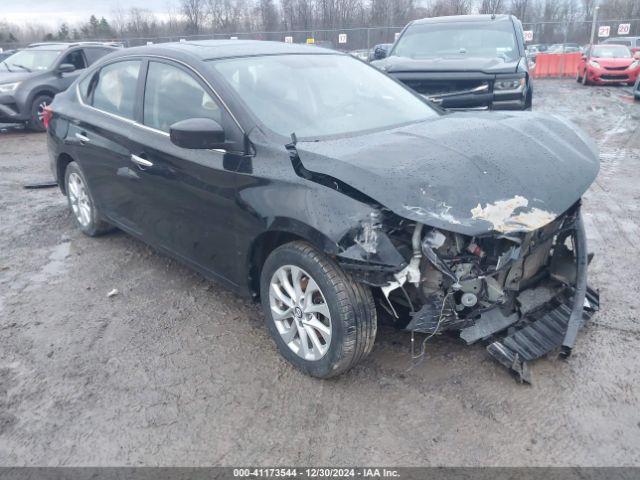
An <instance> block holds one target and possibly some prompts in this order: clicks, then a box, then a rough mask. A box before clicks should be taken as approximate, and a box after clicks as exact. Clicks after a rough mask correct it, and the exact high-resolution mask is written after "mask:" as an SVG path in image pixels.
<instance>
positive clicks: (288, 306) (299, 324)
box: [269, 265, 332, 361]
mask: <svg viewBox="0 0 640 480" xmlns="http://www.w3.org/2000/svg"><path fill="white" fill-rule="evenodd" d="M269 305H270V307H271V314H272V316H273V321H274V323H275V326H276V328H277V330H278V333H279V334H280V336H281V337H282V340H283V341H284V343H285V344H286V345H287V346H288V347H289V348H290V349H291V350H292V351H293V352H294V353H295V354H296V355H298V356H299V357H301V358H303V359H305V360H308V361H317V360H320V359H321V358H322V357H324V356H325V355H326V353H327V351H328V350H329V346H330V345H331V333H332V325H331V313H330V312H329V305H328V304H327V302H326V299H325V296H324V294H323V293H322V291H321V290H320V287H319V286H318V284H317V283H316V281H315V280H314V279H313V278H312V277H311V275H309V274H308V273H307V272H305V271H304V270H303V269H301V268H300V267H296V266H294V265H284V266H282V267H280V268H278V269H277V270H276V271H275V272H274V274H273V276H272V277H271V282H270V285H269Z"/></svg>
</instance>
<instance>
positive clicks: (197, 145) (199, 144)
mask: <svg viewBox="0 0 640 480" xmlns="http://www.w3.org/2000/svg"><path fill="white" fill-rule="evenodd" d="M169 138H170V139H171V142H172V143H173V144H174V145H177V146H178V147H182V148H188V149H191V150H215V149H226V148H227V144H226V143H225V135H224V128H222V126H221V125H220V124H219V123H218V122H216V121H215V120H211V119H210V118H189V119H187V120H182V121H180V122H176V123H174V124H173V125H171V127H169Z"/></svg>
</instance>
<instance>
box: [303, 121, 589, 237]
mask: <svg viewBox="0 0 640 480" xmlns="http://www.w3.org/2000/svg"><path fill="white" fill-rule="evenodd" d="M297 149H298V153H299V156H300V159H301V161H302V164H303V165H304V167H305V168H306V169H307V170H310V171H312V172H317V173H321V174H325V175H329V176H331V177H333V178H337V179H339V180H341V181H342V182H345V183H346V184H348V185H350V186H351V187H353V188H356V189H357V190H360V191H361V192H362V193H364V194H366V195H368V196H369V197H371V198H373V199H374V200H376V201H377V202H379V203H380V204H382V205H383V206H385V207H387V208H388V209H390V210H392V211H393V212H395V213H396V214H398V215H400V216H402V217H405V218H408V219H410V220H414V221H418V222H421V223H424V224H426V225H430V226H433V227H438V228H443V229H445V230H449V231H454V232H458V233H462V234H467V235H481V234H483V233H488V232H492V231H494V232H503V233H508V232H514V231H531V230H534V229H537V228H540V227H542V226H543V225H546V224H547V223H549V222H550V221H552V220H553V219H555V218H557V217H558V216H559V215H560V214H562V213H564V212H565V211H566V210H567V209H568V208H569V207H571V206H572V205H573V204H574V203H575V202H576V201H577V200H579V199H580V197H581V196H582V194H583V193H584V192H585V191H586V190H587V188H588V187H589V186H590V185H591V183H593V181H594V179H595V178H596V175H597V173H598V170H599V165H600V162H599V159H598V154H597V151H596V148H595V145H594V144H593V142H591V141H590V140H589V139H588V138H587V137H586V136H585V135H584V134H583V133H582V132H581V131H580V130H578V129H577V127H575V126H573V125H572V124H570V123H569V122H568V121H566V120H564V119H562V118H560V117H555V116H543V115H538V114H534V113H530V112H514V113H497V112H492V113H486V112H483V113H477V112H475V113H471V112H464V113H453V114H446V115H442V116H439V117H438V118H435V119H433V120H429V121H426V122H421V123H418V124H413V125H410V126H406V127H401V128H397V129H394V130H388V131H385V132H378V133H371V134H367V135H361V136H357V137H351V138H344V139H337V140H329V141H319V142H299V143H298V144H297Z"/></svg>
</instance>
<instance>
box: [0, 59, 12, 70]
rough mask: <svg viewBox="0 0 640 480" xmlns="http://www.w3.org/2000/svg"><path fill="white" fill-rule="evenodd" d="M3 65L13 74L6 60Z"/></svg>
mask: <svg viewBox="0 0 640 480" xmlns="http://www.w3.org/2000/svg"><path fill="white" fill-rule="evenodd" d="M2 65H4V66H5V67H6V69H7V70H9V71H10V72H13V70H11V69H10V68H9V64H8V63H7V62H5V61H4V60H3V61H2Z"/></svg>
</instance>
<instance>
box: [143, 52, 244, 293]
mask: <svg viewBox="0 0 640 480" xmlns="http://www.w3.org/2000/svg"><path fill="white" fill-rule="evenodd" d="M189 118H211V119H213V120H216V121H217V122H218V123H220V124H221V125H222V126H223V127H224V128H225V134H226V137H227V139H228V140H233V141H234V142H235V143H236V144H237V145H243V141H242V139H243V133H242V132H241V130H240V128H239V126H238V125H237V124H235V123H234V121H233V120H232V119H231V117H230V115H229V114H228V112H226V111H225V110H224V108H223V107H222V105H221V104H220V103H219V101H218V99H217V97H216V95H215V94H214V93H213V92H212V91H211V90H210V89H209V87H208V85H207V84H206V83H205V82H203V81H202V79H201V78H200V77H199V76H198V75H197V74H196V73H195V72H194V71H192V70H190V69H189V68H187V67H185V66H183V65H181V64H178V63H174V62H171V61H169V60H160V59H157V60H155V59H154V60H149V62H148V71H147V73H146V86H145V91H144V99H143V111H142V124H143V125H144V126H141V127H140V128H138V129H137V131H136V135H135V140H136V141H135V146H134V147H133V150H132V154H133V156H132V159H133V162H134V163H136V165H137V172H136V173H137V175H138V176H139V181H138V183H139V192H138V193H139V200H138V202H139V205H140V207H141V208H140V209H139V210H138V212H139V213H140V217H139V219H138V223H139V224H140V225H141V228H142V230H143V232H144V236H145V238H146V239H148V240H149V241H151V242H152V243H154V244H156V245H158V246H160V247H162V248H165V249H167V250H169V251H171V252H172V253H173V254H175V255H177V256H179V257H181V258H182V259H183V260H185V261H187V262H189V263H191V264H193V265H194V266H196V267H199V268H201V269H202V270H205V271H206V272H207V273H211V274H214V275H217V276H221V277H223V278H225V279H227V280H229V281H231V282H232V283H233V281H232V279H233V278H234V276H235V273H234V272H235V270H236V269H237V264H238V256H237V251H236V248H235V245H236V241H235V227H234V220H235V217H236V212H237V209H238V206H237V203H236V199H235V194H236V191H237V182H238V181H239V175H238V174H237V173H236V172H235V171H234V169H233V168H229V165H237V162H234V159H237V158H238V157H242V152H224V151H213V150H189V149H185V148H181V147H178V146H176V145H174V144H173V143H172V142H171V140H170V138H169V130H170V126H171V125H172V124H174V123H175V122H179V121H181V120H186V119H189Z"/></svg>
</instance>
